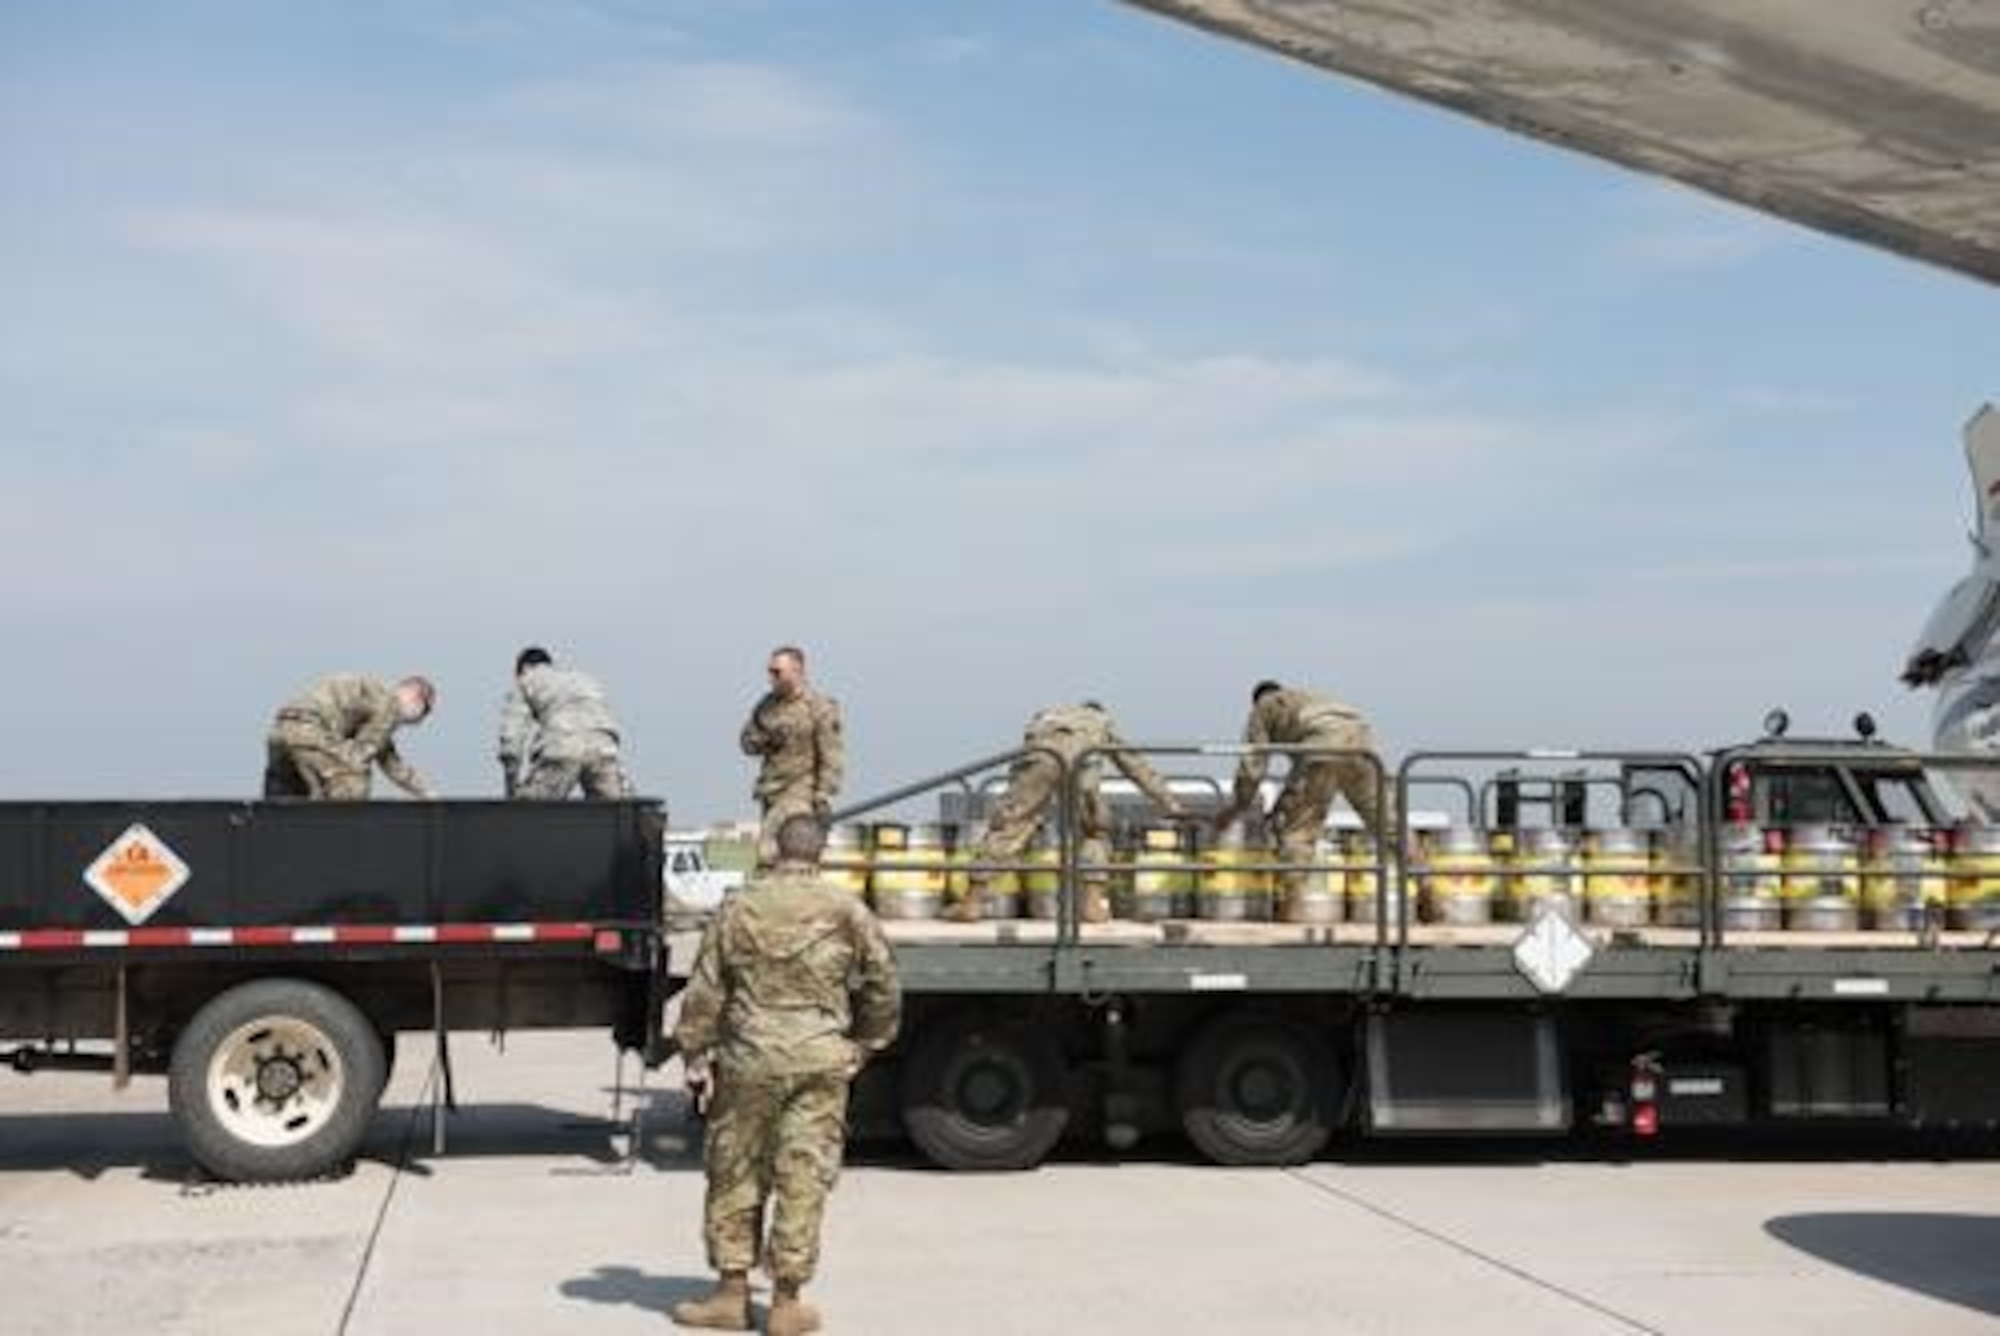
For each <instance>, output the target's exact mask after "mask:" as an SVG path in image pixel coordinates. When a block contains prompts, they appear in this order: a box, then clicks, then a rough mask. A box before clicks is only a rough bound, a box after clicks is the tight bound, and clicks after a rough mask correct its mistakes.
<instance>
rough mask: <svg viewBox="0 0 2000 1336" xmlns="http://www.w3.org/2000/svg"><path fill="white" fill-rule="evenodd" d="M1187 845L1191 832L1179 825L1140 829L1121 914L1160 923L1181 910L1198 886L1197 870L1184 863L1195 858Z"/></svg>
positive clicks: (1131, 854) (1125, 916)
mask: <svg viewBox="0 0 2000 1336" xmlns="http://www.w3.org/2000/svg"><path fill="white" fill-rule="evenodd" d="M1187 845H1188V840H1187V834H1186V832H1185V831H1183V830H1182V829H1181V828H1180V827H1179V826H1148V827H1146V828H1145V829H1144V830H1142V831H1140V832H1139V838H1138V841H1137V843H1136V844H1135V845H1134V846H1133V848H1132V850H1131V852H1130V854H1129V855H1128V856H1127V858H1128V861H1129V863H1130V865H1131V871H1130V872H1129V873H1128V874H1127V876H1126V879H1125V889H1124V892H1123V894H1122V896H1121V897H1120V899H1121V901H1122V904H1121V912H1120V917H1122V918H1131V919H1137V920H1139V921H1140V922H1142V923H1157V922H1160V921H1161V920H1163V919H1170V918H1174V917H1175V916H1176V915H1177V914H1178V913H1179V911H1180V908H1181V906H1182V904H1183V903H1184V902H1185V899H1186V897H1187V896H1188V894H1189V893H1191V892H1192V891H1193V890H1194V873H1193V872H1191V871H1188V870H1187V868H1186V867H1185V866H1184V865H1185V864H1188V863H1191V862H1193V861H1194V855H1193V853H1191V852H1190V851H1189V849H1188V847H1187ZM1176 864H1181V865H1183V866H1180V867H1176V866H1175V865H1176Z"/></svg>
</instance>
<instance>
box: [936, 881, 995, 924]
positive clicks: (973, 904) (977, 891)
mask: <svg viewBox="0 0 2000 1336" xmlns="http://www.w3.org/2000/svg"><path fill="white" fill-rule="evenodd" d="M985 917H986V888H985V887H984V886H981V885H980V884H978V883H977V882H974V883H973V884H971V885H969V886H967V887H966V888H965V894H964V895H961V896H960V897H959V898H958V899H957V900H955V901H953V902H952V903H951V904H948V905H946V906H945V907H944V918H945V920H946V921H947V922H951V923H977V922H979V921H980V920H981V919H983V918H985Z"/></svg>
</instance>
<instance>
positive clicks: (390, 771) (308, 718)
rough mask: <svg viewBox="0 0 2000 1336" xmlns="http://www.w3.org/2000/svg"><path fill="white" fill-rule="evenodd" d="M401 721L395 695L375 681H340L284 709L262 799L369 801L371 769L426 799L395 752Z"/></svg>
mask: <svg viewBox="0 0 2000 1336" xmlns="http://www.w3.org/2000/svg"><path fill="white" fill-rule="evenodd" d="M402 723H403V715H402V711H401V709H400V708H399V706H398V704H397V701H396V689H395V688H394V687H392V686H390V685H388V684H387V683H385V682H381V681H378V680H377V679H375V678H372V677H363V676H360V675H359V674H355V673H337V674H335V675H334V676H332V677H328V678H324V679H322V680H321V681H319V682H317V683H315V684H314V685H313V686H312V687H311V688H309V689H308V690H307V691H305V692H304V693H303V694H302V695H300V696H298V697H296V698H294V699H293V700H292V701H290V702H289V703H287V704H286V705H285V706H284V708H283V709H281V710H279V711H278V717H277V718H276V719H275V720H273V721H272V724H271V735H270V737H269V739H268V740H267V743H266V760H265V764H264V796H265V797H266V798H325V799H334V800H349V799H359V798H366V797H367V796H368V789H369V780H370V778H371V771H372V768H373V767H374V766H375V765H377V764H379V765H380V766H381V767H382V773H383V774H385V775H387V776H388V777H389V778H390V779H391V780H393V781H394V782H395V783H396V785H397V786H398V787H399V788H402V789H404V790H405V791H407V792H409V793H411V794H414V795H415V796H416V797H419V798H428V797H430V796H431V791H430V788H429V786H428V785H426V784H425V783H424V781H423V777H422V776H421V775H419V774H418V773H417V772H416V770H415V769H414V768H412V767H411V766H410V764H409V763H408V762H406V761H405V760H403V758H402V757H401V756H400V755H399V754H398V753H397V751H396V743H395V739H394V735H395V732H396V730H397V729H398V728H400V727H401V726H402Z"/></svg>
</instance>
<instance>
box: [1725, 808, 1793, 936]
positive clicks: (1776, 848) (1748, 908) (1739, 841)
mask: <svg viewBox="0 0 2000 1336" xmlns="http://www.w3.org/2000/svg"><path fill="white" fill-rule="evenodd" d="M1721 845H1722V865H1721V867H1720V868H1718V869H1717V871H1718V872H1719V874H1720V875H1721V878H1722V926H1723V928H1724V929H1725V930H1727V931H1730V932H1760V931H1769V930H1771V929H1774V928H1778V927H1782V926H1783V924H1784V900H1783V896H1782V891H1783V889H1784V873H1783V870H1782V869H1783V866H1784V855H1785V832H1784V831H1782V830H1763V829H1760V828H1759V827H1757V826H1754V825H1751V824H1750V823H1749V822H1747V821H1737V822H1732V823H1730V824H1729V825H1727V826H1724V827H1723V828H1722V836H1721Z"/></svg>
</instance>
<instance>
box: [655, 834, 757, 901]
mask: <svg viewBox="0 0 2000 1336" xmlns="http://www.w3.org/2000/svg"><path fill="white" fill-rule="evenodd" d="M662 876H663V879H664V881H665V883H666V891H667V910H668V912H669V913H676V914H704V913H708V912H710V911H712V910H714V909H715V908H716V906H718V905H720V904H721V903H722V897H723V896H725V895H727V894H728V893H729V892H731V891H733V890H735V889H736V888H737V887H738V886H741V885H742V884H743V873H741V872H739V871H733V870H723V869H718V868H712V867H710V866H709V865H708V845H707V837H706V836H704V835H703V834H701V833H700V832H699V831H668V832H667V837H666V857H665V859H664V860H663V872H662Z"/></svg>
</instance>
